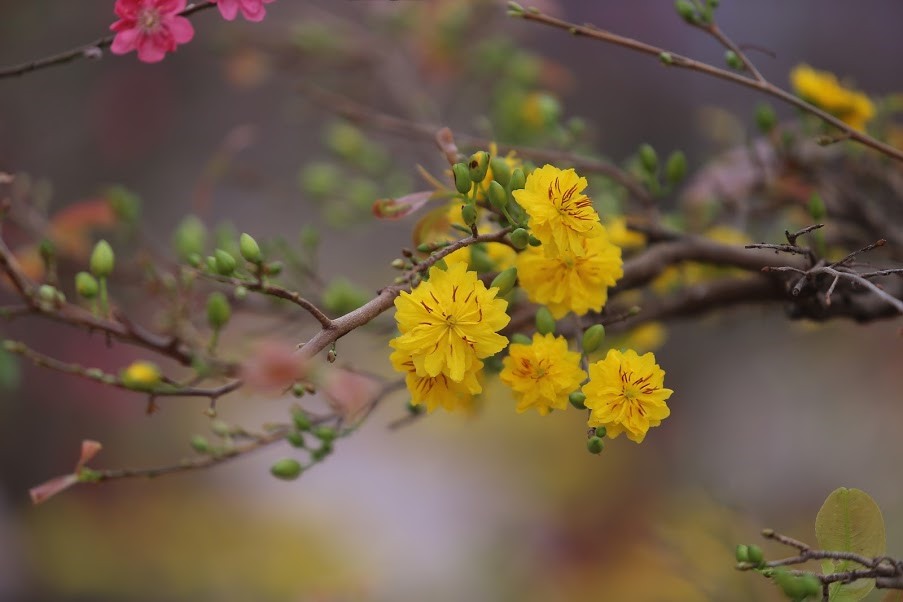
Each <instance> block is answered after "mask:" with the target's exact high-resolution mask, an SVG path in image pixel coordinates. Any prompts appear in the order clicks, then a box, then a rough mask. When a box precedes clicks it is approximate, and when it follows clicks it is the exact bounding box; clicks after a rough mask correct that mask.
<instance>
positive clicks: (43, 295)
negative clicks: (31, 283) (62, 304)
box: [38, 284, 57, 303]
mask: <svg viewBox="0 0 903 602" xmlns="http://www.w3.org/2000/svg"><path fill="white" fill-rule="evenodd" d="M38 298H39V299H40V300H41V301H45V302H47V303H56V301H57V291H56V289H55V288H53V287H52V286H50V285H49V284H42V285H41V286H39V287H38Z"/></svg>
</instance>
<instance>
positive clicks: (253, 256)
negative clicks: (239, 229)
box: [238, 233, 263, 263]
mask: <svg viewBox="0 0 903 602" xmlns="http://www.w3.org/2000/svg"><path fill="white" fill-rule="evenodd" d="M238 250H239V251H240V252H241V256H242V257H244V258H245V261H248V262H250V263H260V261H261V260H262V259H263V256H262V255H261V254H260V245H258V244H257V241H256V240H254V237H252V236H251V235H250V234H247V233H242V235H241V236H240V237H239V239H238Z"/></svg>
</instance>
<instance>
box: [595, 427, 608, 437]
mask: <svg viewBox="0 0 903 602" xmlns="http://www.w3.org/2000/svg"><path fill="white" fill-rule="evenodd" d="M595 433H596V437H604V436H605V435H607V434H608V429H607V428H605V427H604V426H597V427H596V430H595Z"/></svg>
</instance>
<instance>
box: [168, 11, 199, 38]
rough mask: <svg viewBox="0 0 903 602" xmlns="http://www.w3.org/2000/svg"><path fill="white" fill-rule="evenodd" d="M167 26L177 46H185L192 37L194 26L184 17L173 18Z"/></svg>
mask: <svg viewBox="0 0 903 602" xmlns="http://www.w3.org/2000/svg"><path fill="white" fill-rule="evenodd" d="M167 25H168V26H169V31H170V33H172V37H173V39H174V40H175V41H176V43H177V44H187V43H188V42H190V41H191V38H193V37H194V26H193V25H192V24H191V21H189V20H188V19H186V18H185V17H173V18H172V20H170V21H169V23H168V24H167Z"/></svg>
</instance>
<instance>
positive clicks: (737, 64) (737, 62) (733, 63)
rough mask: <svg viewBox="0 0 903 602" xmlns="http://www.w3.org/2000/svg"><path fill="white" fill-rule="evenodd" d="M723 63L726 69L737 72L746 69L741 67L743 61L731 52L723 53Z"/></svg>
mask: <svg viewBox="0 0 903 602" xmlns="http://www.w3.org/2000/svg"><path fill="white" fill-rule="evenodd" d="M724 62H725V63H727V66H728V67H730V68H731V69H736V70H737V71H743V70H744V69H745V68H746V67H745V66H744V65H743V60H742V59H741V58H740V56H739V55H738V54H737V53H736V52H734V51H733V50H728V51H726V52H725V53H724Z"/></svg>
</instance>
